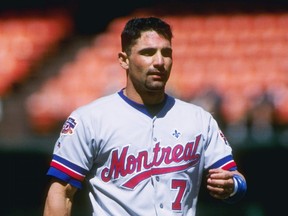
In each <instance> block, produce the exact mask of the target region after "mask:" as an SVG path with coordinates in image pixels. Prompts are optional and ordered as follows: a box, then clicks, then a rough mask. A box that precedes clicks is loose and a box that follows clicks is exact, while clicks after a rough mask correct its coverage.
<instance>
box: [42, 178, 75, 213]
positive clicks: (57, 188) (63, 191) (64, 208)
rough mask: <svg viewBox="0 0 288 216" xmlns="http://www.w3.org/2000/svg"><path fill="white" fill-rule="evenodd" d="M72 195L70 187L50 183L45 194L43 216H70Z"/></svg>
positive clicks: (72, 191)
mask: <svg viewBox="0 0 288 216" xmlns="http://www.w3.org/2000/svg"><path fill="white" fill-rule="evenodd" d="M74 193H75V191H74V189H71V186H70V185H66V186H63V185H61V184H59V183H58V182H54V183H52V184H51V186H50V188H49V191H48V194H47V198H46V202H45V207H44V214H43V216H70V215H71V209H72V203H73V196H74Z"/></svg>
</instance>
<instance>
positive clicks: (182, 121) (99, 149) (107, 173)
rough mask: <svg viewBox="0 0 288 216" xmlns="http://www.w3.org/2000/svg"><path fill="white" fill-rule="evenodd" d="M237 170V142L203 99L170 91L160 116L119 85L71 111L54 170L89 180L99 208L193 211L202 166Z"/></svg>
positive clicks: (74, 180)
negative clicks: (194, 99)
mask: <svg viewBox="0 0 288 216" xmlns="http://www.w3.org/2000/svg"><path fill="white" fill-rule="evenodd" d="M217 167H221V168H222V169H226V170H235V169H236V168H237V167H236V164H235V162H234V160H233V156H232V150H231V147H230V146H229V144H228V142H227V141H226V139H225V137H224V136H223V134H222V133H221V131H220V130H219V128H218V125H217V123H216V121H215V120H214V118H213V117H212V116H211V115H210V114H209V113H208V112H206V111H205V110H203V109H202V108H201V107H198V106H196V105H193V104H190V103H187V102H184V101H181V100H179V99H175V98H173V97H171V96H168V95H166V100H165V104H164V106H163V108H162V109H161V111H160V112H159V113H158V114H157V115H156V116H151V115H149V112H148V111H147V109H146V108H145V106H143V105H140V104H137V103H135V102H133V101H131V100H129V99H128V98H127V97H125V96H124V94H123V91H119V92H117V93H114V94H112V95H109V96H105V97H102V98H100V99H97V100H95V101H93V102H92V103H90V104H87V105H85V106H82V107H80V108H78V109H77V110H75V111H73V112H72V114H71V115H70V116H69V118H68V119H67V121H66V122H65V124H64V126H63V129H62V131H61V134H60V137H59V139H58V140H57V142H56V144H55V149H54V154H53V159H52V161H51V166H50V168H49V170H48V173H47V174H48V175H51V176H54V177H56V178H59V179H61V180H63V181H65V182H68V183H70V184H71V185H73V186H75V187H77V188H81V185H82V183H83V181H84V179H85V180H86V181H87V183H88V184H89V187H88V188H89V189H90V193H89V196H90V200H91V203H92V207H93V215H101V216H105V215H109V216H111V215H113V216H114V215H119V216H125V215H141V216H143V215H145V216H146V215H149V216H150V215H165V216H168V215H192V216H193V215H195V212H196V204H197V198H198V192H199V188H200V184H201V180H202V174H203V171H204V170H206V169H209V168H217Z"/></svg>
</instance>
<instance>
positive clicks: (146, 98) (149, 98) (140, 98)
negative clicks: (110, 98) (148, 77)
mask: <svg viewBox="0 0 288 216" xmlns="http://www.w3.org/2000/svg"><path fill="white" fill-rule="evenodd" d="M123 93H124V95H125V96H126V97H128V98H129V99H130V100H132V101H134V102H136V103H138V104H144V105H155V104H160V103H161V102H163V101H164V99H165V92H164V91H161V92H160V91H159V92H141V94H140V93H138V92H136V91H131V90H129V88H125V89H124V92H123Z"/></svg>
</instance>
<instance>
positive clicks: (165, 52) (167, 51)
mask: <svg viewBox="0 0 288 216" xmlns="http://www.w3.org/2000/svg"><path fill="white" fill-rule="evenodd" d="M161 53H162V55H163V56H164V57H170V58H172V49H171V48H166V49H163V50H162V52H161Z"/></svg>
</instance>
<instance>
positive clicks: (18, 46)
mask: <svg viewBox="0 0 288 216" xmlns="http://www.w3.org/2000/svg"><path fill="white" fill-rule="evenodd" d="M72 29H73V23H72V20H71V17H70V15H69V14H68V13H66V12H65V11H63V10H57V9H55V10H49V11H45V12H44V11H41V12H40V11H37V10H35V11H33V10H32V11H31V10H29V11H25V12H19V11H17V12H11V11H7V12H3V13H1V16H0V77H1V78H0V97H2V96H4V95H6V94H8V93H9V91H10V90H11V87H12V86H13V84H15V83H21V82H23V80H24V79H25V78H26V77H27V76H28V75H29V73H30V72H31V68H32V67H33V66H34V65H35V64H37V63H38V62H39V61H41V59H42V58H43V56H44V55H46V54H47V53H48V52H50V51H52V50H53V48H55V47H57V44H58V43H59V41H61V40H62V39H63V38H65V37H67V36H68V35H69V34H70V33H71V31H72Z"/></svg>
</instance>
